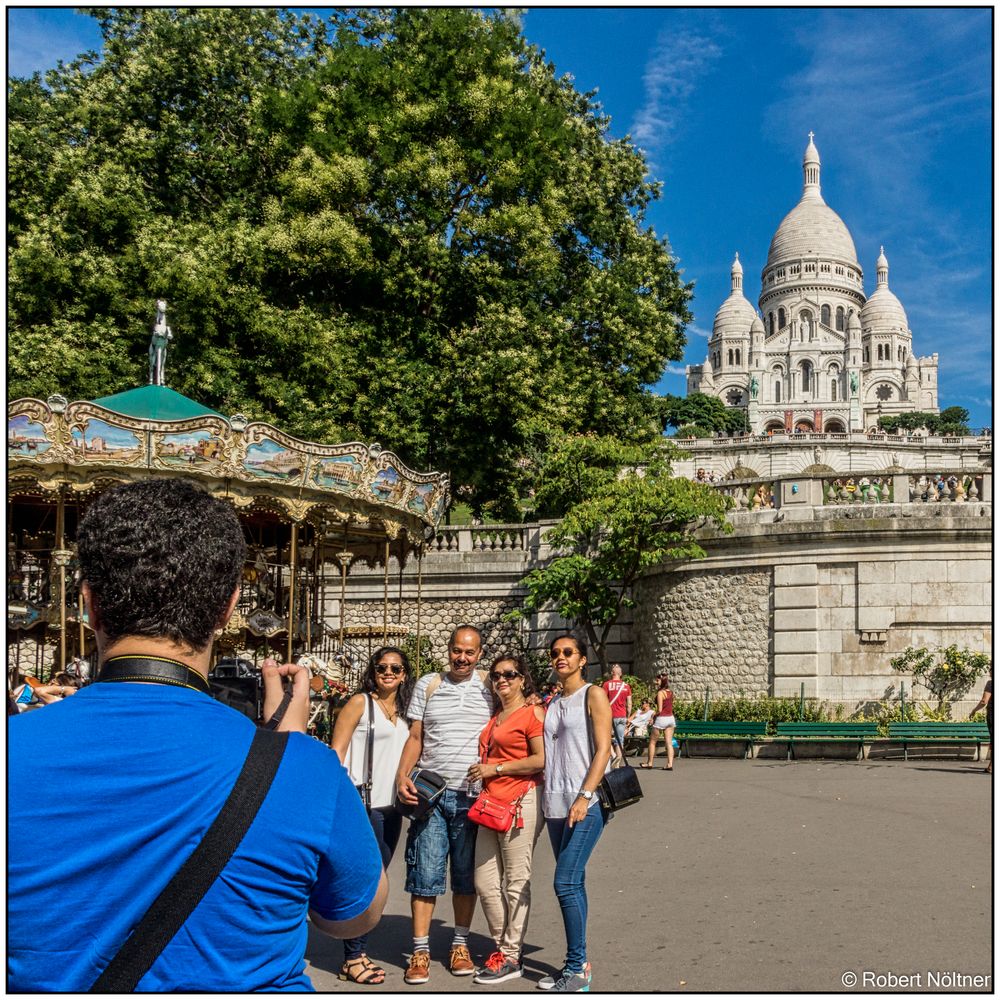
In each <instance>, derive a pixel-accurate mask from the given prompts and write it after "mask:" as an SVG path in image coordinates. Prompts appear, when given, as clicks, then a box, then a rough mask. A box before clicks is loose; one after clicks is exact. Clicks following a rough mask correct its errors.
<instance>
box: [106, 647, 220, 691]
mask: <svg viewBox="0 0 1000 1000" xmlns="http://www.w3.org/2000/svg"><path fill="white" fill-rule="evenodd" d="M97 680H98V681H99V682H100V681H141V682H143V683H144V684H168V685H170V686H171V687H185V688H191V689H192V690H194V691H201V692H202V693H203V694H207V695H211V693H212V689H211V687H209V684H208V681H207V680H206V679H205V677H204V676H203V675H202V674H199V673H198V671H197V670H193V669H192V668H191V667H189V666H187V664H185V663H181V662H180V660H171V659H168V658H167V657H166V656H112V657H111V658H110V659H108V660H105V661H104V664H103V665H102V666H101V672H100V674H99V675H98V677H97Z"/></svg>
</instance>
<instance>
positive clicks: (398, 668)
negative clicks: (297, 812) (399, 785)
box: [330, 646, 414, 986]
mask: <svg viewBox="0 0 1000 1000" xmlns="http://www.w3.org/2000/svg"><path fill="white" fill-rule="evenodd" d="M413 684H414V678H413V672H412V671H411V670H410V661H409V659H408V658H407V655H406V653H404V652H403V650H401V649H400V648H399V647H398V646H382V647H381V648H380V649H376V650H375V652H374V653H372V655H371V658H370V659H369V661H368V669H367V670H366V671H365V675H364V677H363V678H362V681H361V690H360V691H359V692H358V693H357V694H356V695H354V697H353V698H351V699H350V700H349V701H348V702H347V704H346V705H344V707H343V708H342V709H341V710H340V713H339V715H338V716H337V723H336V726H335V727H334V730H333V736H332V738H331V740H330V746H331V747H332V748H333V749H334V750H335V751H336V753H337V756H338V757H340V759H341V760H342V761H343V763H344V767H346V768H347V771H348V773H349V774H350V776H351V781H352V782H353V783H354V784H355V785H356V786H358V788H359V790H360V791H361V792H362V798H364V797H365V795H367V798H368V801H367V803H366V805H367V806H368V818H369V820H370V821H371V825H372V830H373V831H374V833H375V839H376V841H378V846H379V851H381V853H382V864H383V866H384V867H385V868H388V867H389V861H390V860H391V859H392V855H393V853H394V852H395V850H396V844H397V843H398V842H399V834H400V830H401V829H402V824H403V817H402V816H401V815H400V814H399V813H398V812H397V811H396V808H395V805H394V800H395V796H396V771H397V770H398V768H399V759H400V757H401V756H402V753H403V746H404V744H405V743H406V740H407V737H408V736H409V731H410V729H409V725H408V724H407V721H406V709H407V707H408V705H409V703H410V693H411V692H412V691H413ZM369 732H371V733H372V734H373V739H372V743H371V761H370V764H369V759H368V740H369ZM367 947H368V937H367V935H363V936H361V937H356V938H348V939H347V940H345V941H344V964H343V965H342V966H341V968H340V978H341V979H344V980H348V981H349V982H352V983H358V984H359V985H361V986H378V985H379V984H381V983H384V982H385V969H383V968H381V967H380V966H378V965H376V964H375V963H374V962H372V960H371V959H370V958H369V957H368V954H367V950H366V949H367Z"/></svg>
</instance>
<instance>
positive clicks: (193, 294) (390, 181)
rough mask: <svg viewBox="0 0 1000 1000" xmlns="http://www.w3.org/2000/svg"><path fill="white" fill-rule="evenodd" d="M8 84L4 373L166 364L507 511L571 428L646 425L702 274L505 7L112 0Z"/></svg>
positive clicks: (626, 152)
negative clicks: (682, 271) (655, 221)
mask: <svg viewBox="0 0 1000 1000" xmlns="http://www.w3.org/2000/svg"><path fill="white" fill-rule="evenodd" d="M94 14H95V16H97V17H98V19H99V21H100V25H101V29H102V32H103V37H104V44H103V50H102V52H101V53H100V54H99V55H93V54H92V55H87V56H84V57H82V58H81V59H79V60H77V61H76V62H74V63H72V64H70V65H67V66H61V67H60V68H58V69H56V70H54V71H52V72H50V73H48V74H47V75H46V77H45V79H44V80H41V79H39V78H37V77H36V78H34V79H31V80H9V81H8V122H9V150H8V153H9V167H8V170H9V210H8V222H9V257H8V273H9V296H8V303H9V306H8V310H9V317H8V319H9V341H8V342H9V345H10V357H9V375H10V390H11V392H12V393H13V394H15V395H27V394H30V395H42V396H44V395H46V394H48V393H50V392H53V391H57V390H58V391H61V392H63V393H65V394H67V395H69V396H76V397H84V398H87V397H90V398H93V397H94V396H98V395H102V394H105V393H109V392H114V391H120V390H122V389H126V388H130V387H132V386H134V385H136V384H139V383H141V382H143V381H144V380H145V379H144V376H145V364H146V351H145V348H146V343H147V340H148V330H149V327H150V323H151V318H152V316H151V311H152V304H153V299H154V298H155V297H157V296H162V297H164V298H166V299H167V300H168V301H169V303H170V313H169V318H170V323H171V326H172V328H173V330H174V334H175V347H173V348H172V353H171V358H170V361H169V362H168V380H169V383H170V384H171V385H172V386H173V387H175V388H177V389H178V390H180V391H182V392H186V393H188V394H190V395H193V396H196V397H197V398H198V399H200V400H201V401H203V402H204V403H206V404H208V405H211V406H214V407H216V408H219V409H221V410H223V412H233V411H234V410H236V409H240V410H242V411H244V412H246V413H248V414H249V415H251V416H254V417H261V418H265V419H270V420H274V421H275V422H277V423H279V424H280V425H281V426H283V427H285V428H287V429H288V430H289V431H291V432H293V433H297V434H300V435H304V436H308V437H313V438H321V439H325V440H338V439H349V438H352V437H361V438H365V439H376V438H377V439H379V440H380V441H381V442H382V443H383V445H385V446H387V447H392V448H394V449H395V450H397V451H399V452H400V453H401V455H402V457H403V458H404V459H405V460H407V461H409V462H411V463H413V464H415V465H418V466H422V467H436V468H441V469H445V470H447V471H448V472H449V473H450V474H451V475H452V477H453V482H454V484H455V486H456V487H457V492H458V494H459V496H462V497H464V498H466V499H468V500H469V502H470V503H471V504H472V506H473V507H474V509H476V510H477V511H482V510H484V509H492V510H494V511H495V512H496V513H498V514H501V513H510V512H512V511H513V509H514V500H515V498H516V497H517V495H518V494H520V493H522V492H523V491H524V490H525V489H526V488H527V487H528V486H529V485H530V484H531V478H532V476H533V475H534V474H535V473H536V472H537V469H538V463H537V462H533V461H530V460H526V456H530V455H532V454H534V453H536V452H539V451H540V452H544V451H545V450H546V449H547V448H548V446H549V442H550V441H551V440H552V439H553V437H554V436H557V435H559V434H562V433H574V432H582V431H590V432H594V433H597V434H605V435H614V436H616V437H618V438H620V439H622V440H624V441H634V440H641V439H645V438H646V437H648V434H649V428H650V424H651V423H652V422H654V421H655V419H656V417H657V404H656V401H655V398H654V397H653V396H652V394H651V392H650V391H649V390H650V386H651V385H652V384H654V383H655V382H656V381H657V380H658V378H659V377H660V375H661V374H662V372H663V370H664V366H665V364H666V362H667V361H668V360H671V359H677V358H679V357H680V354H681V352H682V349H683V344H684V340H683V335H682V328H683V324H684V323H685V322H686V321H687V320H688V318H689V314H688V311H687V302H688V300H689V297H690V287H689V286H685V285H684V284H683V283H682V282H681V280H680V278H679V276H678V273H677V270H676V268H675V265H674V261H673V258H672V256H671V252H670V249H669V247H668V245H667V243H666V241H665V240H664V239H662V238H660V237H658V236H657V235H656V234H655V233H654V232H653V231H652V230H651V229H650V228H648V226H647V225H646V223H645V221H644V213H645V210H646V208H647V206H648V204H649V202H650V200H651V199H653V198H655V197H657V195H658V186H657V185H656V184H654V183H652V182H650V181H649V180H647V178H646V164H645V162H644V160H643V157H642V155H641V154H640V153H639V152H638V151H637V150H636V149H635V148H634V147H633V146H632V145H631V144H630V143H629V142H628V141H626V140H616V139H613V138H612V137H611V136H610V133H609V121H608V119H607V117H606V116H604V115H603V114H602V113H601V111H600V108H599V106H598V105H597V104H596V103H595V101H594V99H593V97H592V96H591V95H586V94H580V93H578V92H577V91H576V90H575V89H574V87H573V86H572V84H571V82H570V81H569V80H568V78H559V77H557V76H556V75H555V72H554V69H553V67H552V66H551V65H550V64H549V63H547V62H546V60H545V58H544V55H543V54H542V53H540V52H539V51H537V50H536V49H534V48H533V47H532V46H530V45H528V44H527V43H526V41H525V40H524V38H523V36H522V35H521V32H520V29H519V26H518V23H517V21H516V20H515V19H514V18H512V17H510V16H508V15H507V14H505V13H503V12H499V13H492V14H484V13H481V12H478V11H473V10H457V9H416V8H406V9H395V10H366V11H361V12H353V13H350V12H336V13H334V15H333V16H332V18H331V20H330V21H329V22H325V23H324V22H321V21H318V20H316V19H315V18H312V17H307V16H303V17H299V16H294V15H292V14H289V13H287V12H283V11H278V10H274V9H219V8H217V9H196V8H134V9H122V8H109V9H99V10H95V11H94Z"/></svg>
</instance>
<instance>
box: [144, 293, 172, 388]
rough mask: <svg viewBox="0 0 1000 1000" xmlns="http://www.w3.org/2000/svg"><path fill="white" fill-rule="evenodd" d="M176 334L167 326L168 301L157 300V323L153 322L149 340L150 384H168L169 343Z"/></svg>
mask: <svg viewBox="0 0 1000 1000" xmlns="http://www.w3.org/2000/svg"><path fill="white" fill-rule="evenodd" d="M173 339H174V335H173V334H172V333H171V332H170V327H169V326H167V303H166V300H165V299H157V300H156V323H154V324H153V336H152V339H151V340H150V342H149V384H150V385H166V380H165V376H166V371H167V343H168V342H169V341H171V340H173Z"/></svg>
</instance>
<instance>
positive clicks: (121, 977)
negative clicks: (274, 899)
mask: <svg viewBox="0 0 1000 1000" xmlns="http://www.w3.org/2000/svg"><path fill="white" fill-rule="evenodd" d="M287 743H288V733H276V732H273V731H270V730H267V729H258V730H257V732H256V733H255V734H254V738H253V742H252V743H251V744H250V750H249V752H248V753H247V756H246V760H245V761H244V762H243V769H242V770H241V771H240V775H239V777H238V778H237V779H236V784H235V785H233V790H232V791H231V792H230V793H229V798H227V799H226V801H225V803H224V804H223V806H222V809H221V810H220V812H219V815H218V816H216V818H215V820H214V821H213V822H212V825H211V826H210V827H209V828H208V830H207V831H206V832H205V836H204V837H203V838H202V841H201V843H200V844H199V845H198V846H197V847H196V848H195V849H194V852H193V853H192V854H191V856H190V857H189V858H188V859H187V861H185V862H184V864H183V865H181V867H180V870H179V871H178V872H177V874H176V875H174V877H173V878H172V879H171V880H170V881H169V882H168V883H167V885H166V887H165V888H164V890H163V891H162V892H161V893H160V895H159V896H157V897H156V899H155V900H154V901H153V904H152V906H150V908H149V909H148V910H147V911H146V913H145V914H144V915H143V917H142V919H141V920H140V921H139V923H138V924H137V925H136V927H135V929H134V930H133V931H132V933H131V934H130V935H129V936H128V937H127V938H126V939H125V941H124V943H123V944H122V946H121V948H119V949H118V954H117V955H115V957H114V958H113V959H112V960H111V962H110V964H109V965H108V967H107V968H106V969H105V970H104V971H103V972H102V973H101V975H100V976H99V977H98V979H97V982H95V983H94V985H93V986H91V988H90V992H91V993H134V992H135V990H136V988H137V987H138V985H139V981H140V980H141V979H142V977H143V976H144V975H145V974H146V973H147V972H149V970H150V969H151V968H152V966H153V963H154V962H155V961H156V959H157V958H158V957H159V955H160V953H161V952H162V951H163V949H164V948H166V946H167V945H168V944H169V943H170V942H171V940H172V939H173V937H174V935H175V934H176V933H177V932H178V931H179V930H180V929H181V927H182V926H183V924H184V921H185V920H187V918H188V917H189V916H190V915H191V913H192V912H193V911H194V908H195V907H196V906H197V905H198V904H199V903H200V902H201V900H202V898H203V897H204V895H205V893H206V892H208V890H209V889H210V888H211V887H212V883H213V882H215V880H216V879H217V878H218V876H219V874H220V872H221V871H222V869H223V868H225V866H226V864H227V862H228V861H229V859H230V858H231V857H232V856H233V855H234V854H235V853H236V849H237V847H239V845H240V843H241V841H242V840H243V838H244V836H246V832H247V830H249V829H250V825H251V824H252V823H253V821H254V818H255V817H256V815H257V813H258V811H259V810H260V807H261V804H262V803H263V801H264V798H265V797H266V795H267V792H268V789H270V787H271V782H272V781H273V780H274V776H275V774H276V773H277V771H278V765H279V764H280V763H281V758H282V756H283V755H284V752H285V746H286V745H287Z"/></svg>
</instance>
